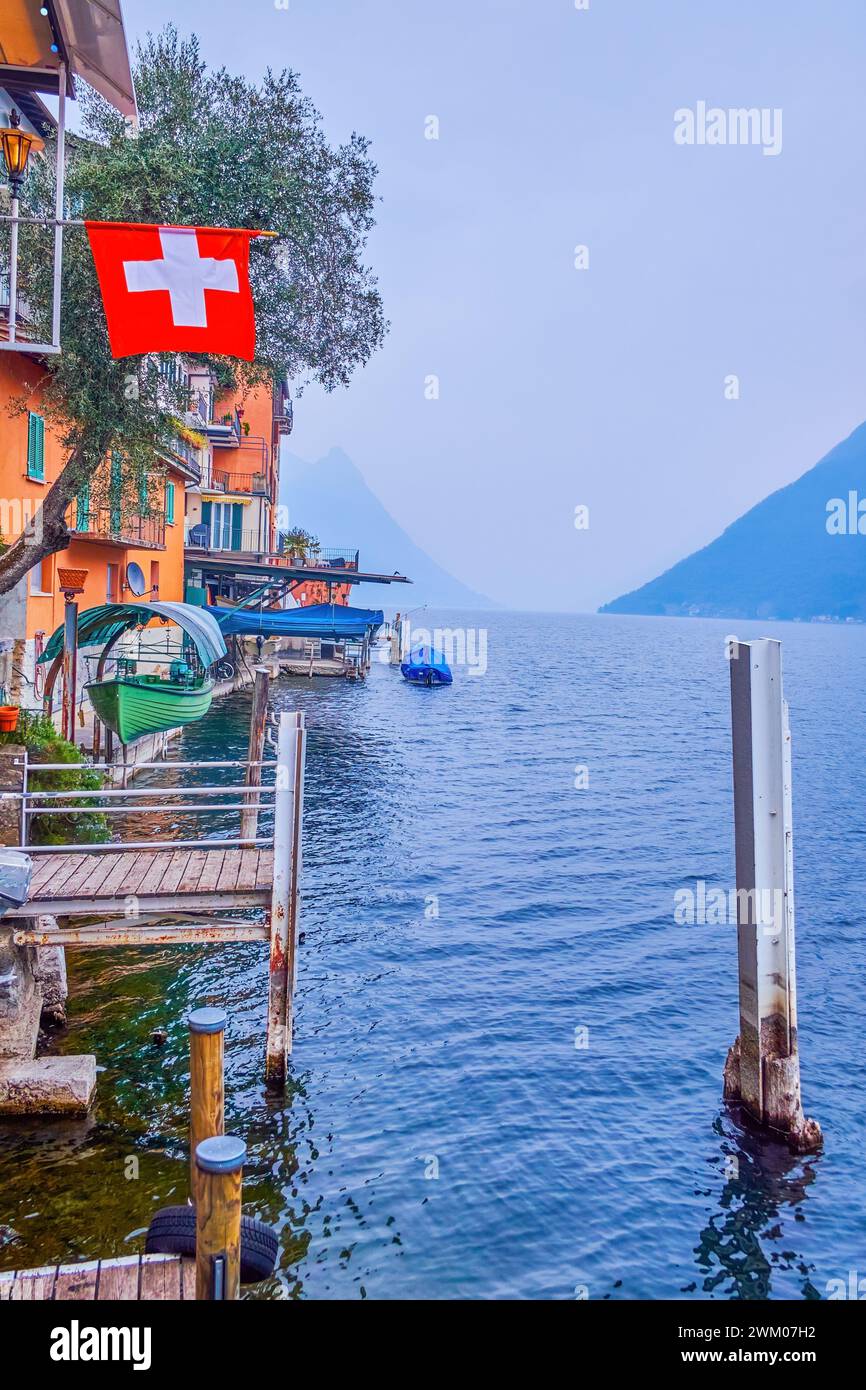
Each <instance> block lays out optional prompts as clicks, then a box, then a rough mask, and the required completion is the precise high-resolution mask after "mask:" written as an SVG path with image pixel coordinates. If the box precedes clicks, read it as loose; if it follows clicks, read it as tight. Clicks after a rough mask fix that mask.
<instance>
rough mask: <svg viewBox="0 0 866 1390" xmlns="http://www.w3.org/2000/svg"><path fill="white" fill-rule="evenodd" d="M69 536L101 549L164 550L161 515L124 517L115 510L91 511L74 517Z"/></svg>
mask: <svg viewBox="0 0 866 1390" xmlns="http://www.w3.org/2000/svg"><path fill="white" fill-rule="evenodd" d="M73 534H74V535H75V536H77V537H78V538H79V539H80V540H84V541H101V542H102V543H103V544H104V545H138V546H141V547H142V548H143V549H145V550H164V549H165V513H164V512H151V514H150V516H141V515H138V514H136V513H134V512H133V513H131V514H126V513H124V512H123V510H122V508H119V507H95V508H93V509H91V510H90V511H88V512H82V513H81V515H79V516H76V519H75V526H74V527H73Z"/></svg>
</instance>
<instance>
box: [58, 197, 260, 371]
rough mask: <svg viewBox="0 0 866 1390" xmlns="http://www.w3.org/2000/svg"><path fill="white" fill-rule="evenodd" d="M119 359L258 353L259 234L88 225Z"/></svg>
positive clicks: (113, 349) (124, 224)
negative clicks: (255, 255) (253, 250)
mask: <svg viewBox="0 0 866 1390" xmlns="http://www.w3.org/2000/svg"><path fill="white" fill-rule="evenodd" d="M85 226H86V228H87V235H88V237H89V239H90V249H91V251H92V252H93V260H94V263H95V265H96V274H97V277H98V279H99V288H100V290H101V291H102V302H103V304H104V306H105V317H106V320H107V323H108V337H109V341H110V343H111V353H112V356H113V357H129V356H131V355H132V354H133V353H144V352H208V353H211V352H212V353H216V354H220V355H224V356H227V357H242V358H244V359H245V360H246V361H247V362H251V361H252V359H253V356H254V354H255V346H256V323H255V315H254V313H253V297H252V293H251V291H250V238H251V237H254V236H258V232H252V231H243V230H240V231H226V230H222V229H220V228H216V227H158V226H146V225H143V224H139V223H132V222H86V223H85Z"/></svg>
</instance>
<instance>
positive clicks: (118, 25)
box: [0, 0, 136, 116]
mask: <svg viewBox="0 0 866 1390" xmlns="http://www.w3.org/2000/svg"><path fill="white" fill-rule="evenodd" d="M40 8H41V7H40V5H39V4H38V3H36V0H3V4H2V15H0V64H2V67H0V86H6V85H7V84H10V85H11V84H15V83H17V84H20V85H21V86H25V87H27V88H29V89H30V90H31V91H34V92H51V91H54V92H56V91H57V87H58V73H59V68H60V64H61V63H62V62H64V61H65V62H66V63H68V66H69V73H70V75H72V74H75V75H77V76H79V77H83V78H84V80H85V82H89V83H90V85H91V87H95V88H96V90H97V92H101V93H102V95H103V96H104V97H105V99H106V100H107V101H110V102H111V104H112V106H114V107H116V108H117V110H118V111H120V112H122V114H123V115H124V116H134V115H135V110H136V108H135V90H134V88H133V84H132V73H131V71H130V66H129V53H128V51H127V47H126V34H125V33H124V28H123V13H122V11H121V8H120V0H53V5H52V9H53V12H54V16H55V20H56V24H57V33H56V38H57V40H59V42H58V43H56V44H55V34H54V32H53V31H52V26H51V21H50V16H49V15H42V14H40V12H39V11H40ZM52 44H55V47H57V48H58V49H59V52H57V53H52V51H51V46H52Z"/></svg>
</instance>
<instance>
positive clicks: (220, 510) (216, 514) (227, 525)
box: [210, 502, 232, 550]
mask: <svg viewBox="0 0 866 1390" xmlns="http://www.w3.org/2000/svg"><path fill="white" fill-rule="evenodd" d="M231 545H232V506H231V502H214V503H212V505H211V512H210V548H211V550H231Z"/></svg>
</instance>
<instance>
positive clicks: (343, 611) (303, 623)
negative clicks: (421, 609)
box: [205, 603, 385, 642]
mask: <svg viewBox="0 0 866 1390" xmlns="http://www.w3.org/2000/svg"><path fill="white" fill-rule="evenodd" d="M205 611H206V612H207V613H208V614H212V615H213V617H214V619H215V620H216V622H217V623H218V624H219V627H220V630H221V632H222V634H223V636H224V637H229V636H238V637H318V638H322V639H324V640H325V641H327V642H352V641H357V642H360V641H362V640H363V638H365V637H370V638H372V636H373V634H374V633H375V632H376V631H377V629H378V628H380V627H381V626H382V624H383V623H384V621H385V615H384V613H383V612H382V610H381V608H348V607H344V606H343V605H342V604H339V603H314V604H311V605H310V606H309V607H308V608H262V609H258V608H217V607H209V608H208V609H207V610H205Z"/></svg>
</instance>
